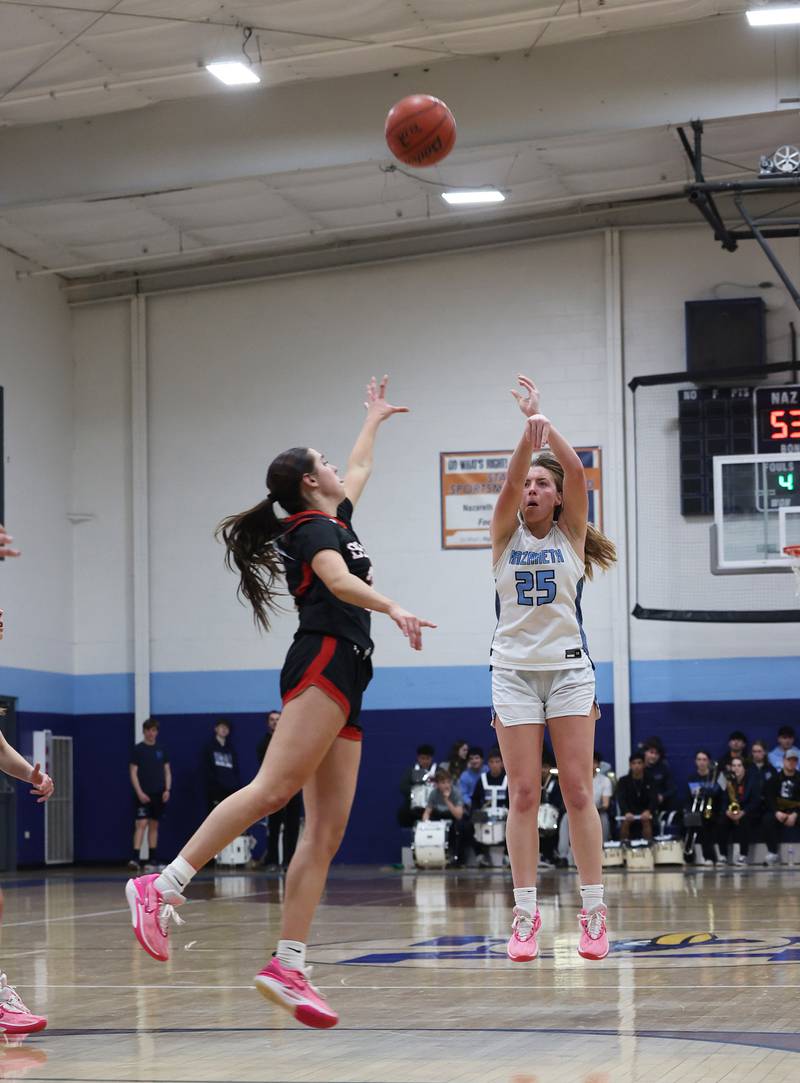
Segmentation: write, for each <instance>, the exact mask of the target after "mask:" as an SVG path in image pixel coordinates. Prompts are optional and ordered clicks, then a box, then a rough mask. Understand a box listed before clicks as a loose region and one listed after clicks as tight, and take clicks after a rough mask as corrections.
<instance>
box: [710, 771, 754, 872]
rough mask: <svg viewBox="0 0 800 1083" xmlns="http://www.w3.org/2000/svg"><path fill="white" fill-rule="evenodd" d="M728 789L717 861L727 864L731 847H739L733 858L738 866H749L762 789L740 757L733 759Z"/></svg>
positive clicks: (728, 775)
mask: <svg viewBox="0 0 800 1083" xmlns="http://www.w3.org/2000/svg"><path fill="white" fill-rule="evenodd" d="M725 788H726V791H727V793H726V794H724V795H723V800H722V803H721V811H722V815H721V817H720V821H719V831H718V836H717V841H718V846H719V851H721V852H720V853H718V855H717V856H718V860H720V862H721V863H722V864H724V863H725V862H726V861H727V855H728V847H729V846H730V845H731V844H736V843H738V844H739V853H738V855H737V854H734V855H733V860H734V863H735V864H737V865H746V864H747V848H748V845H749V843H750V841H751V840H752V839H753V836H754V832H755V829H756V827H757V823H758V805H759V797H760V794H759V789H758V782H757V781H756V779H755V778H754V776H753V775H751V774H749V773H748V772H747V770H746V768H745V765H744V760H743V759H742V758H741V757H740V756H733V757H732V758H731V762H730V766H729V767H728V770H727V772H726V774H725Z"/></svg>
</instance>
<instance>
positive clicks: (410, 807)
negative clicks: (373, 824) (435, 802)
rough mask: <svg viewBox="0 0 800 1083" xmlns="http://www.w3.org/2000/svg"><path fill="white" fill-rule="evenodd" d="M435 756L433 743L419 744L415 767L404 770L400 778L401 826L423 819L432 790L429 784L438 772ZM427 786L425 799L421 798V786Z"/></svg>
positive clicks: (399, 811)
mask: <svg viewBox="0 0 800 1083" xmlns="http://www.w3.org/2000/svg"><path fill="white" fill-rule="evenodd" d="M433 757H434V748H433V745H428V744H422V745H419V746H418V748H417V758H416V760H415V761H414V765H413V767H409V768H408V769H407V770H406V771H404V772H403V777H402V778H401V779H400V793H402V795H403V804H402V805H401V806H400V808H399V810H398V812H397V821H398V823H399V824H400V826H401V827H413V826H414V824H415V823H416V822H417V821H418V820H421V819H422V813H423V812H424V811H425V806H426V805H427V800H428V795H429V792H430V786H429V784H432V783H433V777H434V775H435V773H436V764H435V763H434V760H433ZM425 786H428V791H427V793H426V794H425V800H424V801H423V800H422V799H421V795H422V793H423V791H422V790H420V789H419V787H425Z"/></svg>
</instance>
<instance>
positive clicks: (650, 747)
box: [642, 737, 676, 813]
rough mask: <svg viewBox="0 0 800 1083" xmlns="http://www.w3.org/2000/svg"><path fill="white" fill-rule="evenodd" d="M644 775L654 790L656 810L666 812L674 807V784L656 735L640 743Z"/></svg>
mask: <svg viewBox="0 0 800 1083" xmlns="http://www.w3.org/2000/svg"><path fill="white" fill-rule="evenodd" d="M642 753H643V754H644V777H645V778H646V779H647V781H648V782H649V783H650V785H651V786H652V787H653V789H654V790H655V794H656V802H657V808H656V811H657V812H663V813H668V812H672V810H673V809H674V808H675V796H676V794H675V784H674V783H673V781H672V772H671V771H670V768H669V764H668V763H667V761H666V759H665V758H664V746H663V744H662V743H661V739H660V738H658V737H648V738H647V740H646V741H645V742H644V743H643V745H642Z"/></svg>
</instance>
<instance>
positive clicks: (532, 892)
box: [514, 887, 536, 917]
mask: <svg viewBox="0 0 800 1083" xmlns="http://www.w3.org/2000/svg"><path fill="white" fill-rule="evenodd" d="M514 905H515V906H518V907H519V908H520V909H521V910H527V911H528V913H529V914H530V915H531V917H533V916H534V914H535V913H536V888H535V887H515V888H514Z"/></svg>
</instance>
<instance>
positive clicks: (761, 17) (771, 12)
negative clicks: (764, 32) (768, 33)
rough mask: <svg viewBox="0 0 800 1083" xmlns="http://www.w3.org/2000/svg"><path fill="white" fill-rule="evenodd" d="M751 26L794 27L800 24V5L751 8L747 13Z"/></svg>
mask: <svg viewBox="0 0 800 1083" xmlns="http://www.w3.org/2000/svg"><path fill="white" fill-rule="evenodd" d="M747 21H748V23H750V25H751V26H792V25H796V24H797V23H800V4H781V5H780V6H775V5H773V6H769V5H767V6H765V7H761V8H751V9H750V11H748V12H747Z"/></svg>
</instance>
